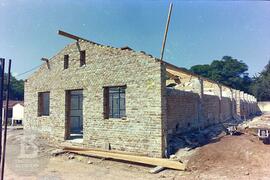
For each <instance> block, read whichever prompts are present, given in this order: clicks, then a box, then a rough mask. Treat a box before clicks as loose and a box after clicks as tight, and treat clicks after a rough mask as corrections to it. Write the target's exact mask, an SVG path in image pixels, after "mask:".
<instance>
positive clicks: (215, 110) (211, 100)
mask: <svg viewBox="0 0 270 180" xmlns="http://www.w3.org/2000/svg"><path fill="white" fill-rule="evenodd" d="M202 111H203V119H204V124H203V127H207V126H209V125H213V124H216V123H218V122H219V98H218V97H217V96H214V95H207V94H205V95H204V96H203V109H202Z"/></svg>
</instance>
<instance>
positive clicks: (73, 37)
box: [58, 30, 100, 45]
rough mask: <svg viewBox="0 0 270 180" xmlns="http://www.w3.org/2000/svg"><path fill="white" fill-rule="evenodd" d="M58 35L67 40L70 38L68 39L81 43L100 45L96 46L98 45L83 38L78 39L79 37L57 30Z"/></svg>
mask: <svg viewBox="0 0 270 180" xmlns="http://www.w3.org/2000/svg"><path fill="white" fill-rule="evenodd" d="M58 34H59V35H61V36H65V37H67V38H70V39H74V40H76V41H79V40H83V41H88V42H90V43H93V44H97V45H100V44H98V43H96V42H93V41H90V40H88V39H84V38H82V37H79V36H76V35H73V34H70V33H68V32H65V31H61V30H58Z"/></svg>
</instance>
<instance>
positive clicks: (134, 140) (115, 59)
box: [24, 41, 258, 157]
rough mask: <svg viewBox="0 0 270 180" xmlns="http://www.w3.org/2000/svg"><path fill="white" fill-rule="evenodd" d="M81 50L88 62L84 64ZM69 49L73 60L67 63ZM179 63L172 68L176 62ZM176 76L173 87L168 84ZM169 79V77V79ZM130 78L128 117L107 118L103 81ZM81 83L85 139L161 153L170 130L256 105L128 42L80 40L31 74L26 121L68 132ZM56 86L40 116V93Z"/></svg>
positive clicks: (252, 110) (60, 136)
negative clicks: (70, 106)
mask: <svg viewBox="0 0 270 180" xmlns="http://www.w3.org/2000/svg"><path fill="white" fill-rule="evenodd" d="M80 50H85V51H86V65H83V66H80V59H79V57H80V53H79V51H80ZM64 55H69V68H68V69H64ZM172 67H173V68H172ZM172 82H173V83H175V84H176V86H175V87H171V88H167V87H166V85H170V86H171V85H172V84H173V83H172ZM169 83H170V84H169ZM122 85H126V94H125V97H126V117H125V118H122V119H119V118H109V119H105V118H104V114H103V113H104V112H103V111H104V109H103V108H104V106H103V101H104V97H103V88H104V87H106V86H122ZM78 89H82V90H83V146H86V147H91V148H101V149H107V148H108V147H110V149H112V150H120V151H127V152H133V153H139V154H141V155H147V156H152V157H163V156H164V154H165V150H166V147H167V140H168V136H169V135H170V134H173V133H176V132H180V133H181V132H186V131H189V130H192V129H196V128H205V127H207V126H209V125H213V124H217V123H220V122H225V121H226V120H228V119H230V118H233V117H236V116H239V117H242V118H243V117H245V118H246V117H248V116H251V115H253V114H256V113H257V112H258V108H257V100H256V99H255V98H254V97H253V96H251V95H248V94H245V93H243V92H240V91H237V90H234V89H231V88H229V87H225V86H223V85H220V84H218V83H215V82H213V81H210V80H207V79H205V78H202V77H199V76H197V75H194V74H191V73H190V72H187V71H186V70H183V69H180V68H176V67H174V66H172V65H168V63H166V62H164V61H160V60H158V59H155V58H153V57H152V56H150V55H146V54H145V53H141V52H134V51H133V50H129V49H125V50H123V49H120V48H112V47H107V46H102V45H97V44H93V43H90V42H85V41H80V42H78V43H73V44H70V45H68V46H66V47H65V48H64V49H63V50H61V51H60V52H59V53H58V54H56V55H55V56H54V57H52V58H51V59H50V61H49V67H47V65H46V64H43V65H42V66H41V68H40V69H39V70H38V71H37V72H35V73H34V74H32V75H31V76H30V77H29V78H28V79H27V80H26V82H25V122H24V124H25V128H26V129H32V130H37V131H39V132H41V133H42V134H43V135H46V136H49V137H51V138H54V139H56V140H59V141H64V140H65V139H66V136H67V128H68V127H67V118H66V112H67V103H66V92H67V91H69V90H78ZM47 91H49V92H50V115H49V116H38V93H39V92H47Z"/></svg>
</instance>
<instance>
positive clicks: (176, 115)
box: [167, 88, 200, 133]
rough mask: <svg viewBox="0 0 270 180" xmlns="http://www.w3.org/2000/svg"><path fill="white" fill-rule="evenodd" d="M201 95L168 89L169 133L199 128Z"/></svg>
mask: <svg viewBox="0 0 270 180" xmlns="http://www.w3.org/2000/svg"><path fill="white" fill-rule="evenodd" d="M199 98H200V97H199V95H198V94H195V93H192V92H185V91H181V90H176V89H169V88H168V89H167V121H168V129H169V130H170V131H171V132H169V133H176V132H187V131H190V130H192V129H194V128H197V127H198V120H199V118H198V115H199V114H198V110H199V109H198V108H199V107H198V101H199Z"/></svg>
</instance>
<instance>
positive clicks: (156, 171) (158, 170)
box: [149, 166, 166, 174]
mask: <svg viewBox="0 0 270 180" xmlns="http://www.w3.org/2000/svg"><path fill="white" fill-rule="evenodd" d="M164 169H166V168H165V167H162V166H157V167H155V168H153V169H150V171H149V173H151V174H157V173H159V172H161V171H163V170H164Z"/></svg>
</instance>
